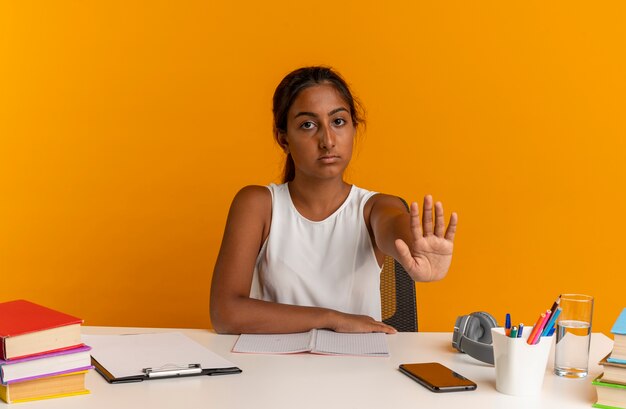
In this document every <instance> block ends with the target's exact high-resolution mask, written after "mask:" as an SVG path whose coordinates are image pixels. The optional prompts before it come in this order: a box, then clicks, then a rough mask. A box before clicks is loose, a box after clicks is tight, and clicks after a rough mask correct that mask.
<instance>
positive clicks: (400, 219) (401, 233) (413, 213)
mask: <svg viewBox="0 0 626 409" xmlns="http://www.w3.org/2000/svg"><path fill="white" fill-rule="evenodd" d="M434 208H435V219H434V223H433V199H432V197H431V196H430V195H429V196H426V197H424V206H423V209H424V213H423V215H422V221H421V223H420V218H419V208H418V206H417V203H415V202H414V203H411V208H410V211H409V212H407V211H406V208H405V207H404V204H403V203H402V202H401V201H400V200H399V199H398V198H397V197H395V196H389V195H375V196H373V197H372V198H371V199H370V200H369V201H368V203H367V205H366V208H365V217H366V222H367V221H369V226H370V228H371V230H370V231H371V234H372V235H373V236H374V242H375V246H376V247H377V248H378V249H379V250H380V251H382V252H383V253H385V254H387V255H389V256H391V257H393V258H395V259H396V260H397V261H398V262H399V263H400V264H402V266H403V267H404V269H405V270H406V271H407V272H408V273H409V275H410V276H411V278H413V280H415V281H436V280H441V279H442V278H444V277H445V276H446V274H447V273H448V269H449V268H450V263H451V262H452V249H453V244H454V234H455V232H456V225H457V220H458V217H457V214H456V213H452V215H451V216H450V222H449V224H448V228H447V229H446V226H445V220H444V216H443V205H442V204H441V202H437V203H435V205H434ZM368 215H369V218H368Z"/></svg>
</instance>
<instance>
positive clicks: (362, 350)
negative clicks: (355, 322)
mask: <svg viewBox="0 0 626 409" xmlns="http://www.w3.org/2000/svg"><path fill="white" fill-rule="evenodd" d="M316 332H317V336H316V340H315V349H314V350H313V351H311V352H314V353H317V354H331V355H365V356H389V348H388V346H387V338H386V335H385V334H383V333H382V332H371V333H366V334H346V333H339V332H334V331H328V330H316Z"/></svg>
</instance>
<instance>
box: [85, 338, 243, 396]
mask: <svg viewBox="0 0 626 409" xmlns="http://www.w3.org/2000/svg"><path fill="white" fill-rule="evenodd" d="M83 342H85V343H87V344H88V345H89V346H91V347H92V350H91V362H92V364H93V366H94V367H95V369H96V371H97V372H98V373H99V374H100V375H102V377H103V378H104V379H105V380H106V381H107V382H108V383H112V384H114V383H128V382H142V381H144V380H153V379H166V378H180V377H188V376H202V375H205V376H216V375H230V374H238V373H241V372H242V371H241V369H240V368H238V367H237V366H236V365H235V364H233V363H232V362H230V361H228V360H226V359H224V358H223V357H221V356H220V355H218V354H216V353H214V352H213V351H211V350H209V349H207V348H205V347H204V346H202V345H200V344H198V343H197V342H195V341H194V340H192V339H191V338H189V337H187V336H185V335H184V334H182V333H180V332H163V333H153V334H130V335H83Z"/></svg>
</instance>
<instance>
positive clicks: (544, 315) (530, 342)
mask: <svg viewBox="0 0 626 409" xmlns="http://www.w3.org/2000/svg"><path fill="white" fill-rule="evenodd" d="M545 318H546V314H545V313H543V312H542V313H541V315H540V316H539V318H537V322H535V326H534V327H533V330H532V331H530V335H529V336H528V339H527V340H526V343H527V344H528V345H533V340H534V339H535V335H536V334H537V331H539V325H541V321H543V320H544V319H545Z"/></svg>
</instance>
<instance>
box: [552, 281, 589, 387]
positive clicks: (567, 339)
mask: <svg viewBox="0 0 626 409" xmlns="http://www.w3.org/2000/svg"><path fill="white" fill-rule="evenodd" d="M559 307H560V308H561V309H562V311H561V314H560V315H559V318H558V320H557V323H556V348H555V356H554V373H555V374H557V375H559V376H564V377H567V378H584V377H585V376H587V372H588V368H589V347H590V344H591V318H592V316H593V297H592V296H590V295H583V294H562V295H561V302H560V303H559Z"/></svg>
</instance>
